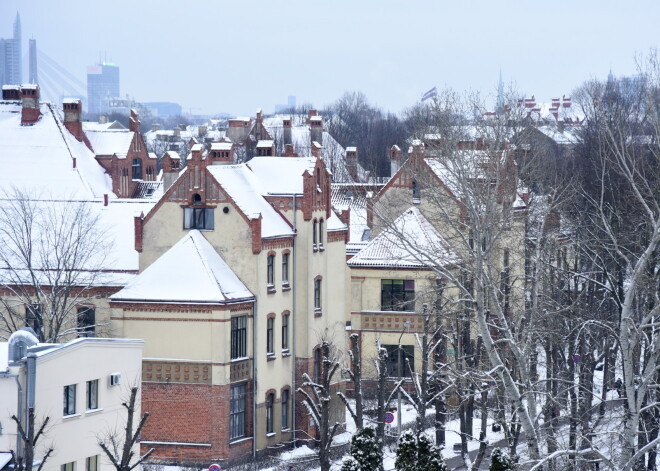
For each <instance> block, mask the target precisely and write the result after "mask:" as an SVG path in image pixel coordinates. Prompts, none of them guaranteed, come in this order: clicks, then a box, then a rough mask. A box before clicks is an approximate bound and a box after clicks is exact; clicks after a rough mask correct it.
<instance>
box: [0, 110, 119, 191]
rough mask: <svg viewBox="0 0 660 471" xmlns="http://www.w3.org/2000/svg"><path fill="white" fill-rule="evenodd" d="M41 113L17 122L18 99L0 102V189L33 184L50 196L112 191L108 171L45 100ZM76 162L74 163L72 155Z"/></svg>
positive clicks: (19, 119) (19, 115) (18, 119)
mask: <svg viewBox="0 0 660 471" xmlns="http://www.w3.org/2000/svg"><path fill="white" fill-rule="evenodd" d="M40 111H41V118H40V119H39V120H38V121H37V122H36V123H35V124H34V125H32V126H21V103H20V102H0V168H2V171H1V172H0V189H8V188H10V187H12V186H15V187H18V188H23V189H29V188H33V189H35V190H36V191H38V192H40V193H41V194H44V195H45V194H48V195H49V196H50V197H53V198H57V197H68V198H71V197H74V198H86V199H93V198H102V197H103V195H104V194H108V195H110V196H111V197H114V194H113V192H112V182H111V180H110V176H109V175H107V174H106V173H105V170H104V169H103V168H102V167H101V166H100V165H99V163H98V162H97V161H96V159H95V158H94V153H93V152H91V151H90V150H89V149H88V148H87V146H86V145H85V144H84V143H82V142H78V141H77V140H76V139H75V138H74V137H73V136H72V135H71V134H70V133H69V132H68V131H66V130H65V128H64V125H63V123H62V121H61V119H60V117H59V115H58V113H57V112H56V110H55V108H54V107H53V106H52V105H50V104H49V103H42V104H41V106H40ZM74 158H75V159H76V161H75V162H76V166H75V168H74V166H73V159H74Z"/></svg>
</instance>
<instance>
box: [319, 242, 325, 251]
mask: <svg viewBox="0 0 660 471" xmlns="http://www.w3.org/2000/svg"><path fill="white" fill-rule="evenodd" d="M319 252H325V247H324V246H323V244H321V245H319Z"/></svg>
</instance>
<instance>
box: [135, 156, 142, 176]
mask: <svg viewBox="0 0 660 471" xmlns="http://www.w3.org/2000/svg"><path fill="white" fill-rule="evenodd" d="M133 180H142V159H133Z"/></svg>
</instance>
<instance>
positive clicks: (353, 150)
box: [346, 147, 358, 182]
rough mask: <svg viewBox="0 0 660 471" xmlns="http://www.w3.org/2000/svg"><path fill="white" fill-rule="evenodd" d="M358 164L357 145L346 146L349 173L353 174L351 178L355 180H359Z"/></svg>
mask: <svg viewBox="0 0 660 471" xmlns="http://www.w3.org/2000/svg"><path fill="white" fill-rule="evenodd" d="M357 166H358V151H357V147H347V148H346V170H348V174H349V175H350V176H351V178H352V179H353V181H355V182H357V181H358V172H357Z"/></svg>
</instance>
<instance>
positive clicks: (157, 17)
mask: <svg viewBox="0 0 660 471" xmlns="http://www.w3.org/2000/svg"><path fill="white" fill-rule="evenodd" d="M17 11H18V12H20V15H21V21H22V26H23V41H24V43H25V46H24V47H25V48H26V51H27V39H28V38H35V39H36V40H37V46H38V48H39V49H41V50H42V51H43V52H45V53H46V54H47V55H48V56H49V57H51V58H52V59H53V60H55V61H56V62H57V63H59V65H61V66H62V67H64V68H65V69H67V70H68V71H70V73H71V74H73V75H75V76H76V77H77V78H78V79H79V80H80V81H81V82H86V67H87V66H89V65H93V64H95V63H97V62H98V61H99V58H100V57H101V58H106V57H107V59H108V60H112V61H113V62H115V63H116V64H117V65H118V66H119V67H120V87H121V93H122V95H125V94H129V95H130V96H131V97H134V98H135V99H136V100H138V101H173V102H177V103H180V104H181V105H182V106H183V108H184V111H186V112H188V111H192V112H193V113H213V112H228V113H230V114H234V115H252V114H254V111H255V109H256V108H258V107H261V108H263V109H264V111H265V112H272V111H273V108H274V105H275V104H277V103H286V98H287V95H296V96H297V100H298V104H301V103H312V104H314V105H315V106H316V107H319V108H320V107H323V106H324V105H326V104H328V103H331V102H332V101H334V100H335V99H336V98H338V97H339V96H341V94H342V93H343V92H344V91H347V90H358V91H362V92H364V93H365V94H366V95H367V97H368V99H369V100H370V101H371V102H372V103H374V104H377V105H379V106H380V107H382V108H384V109H386V110H391V111H395V112H399V111H401V110H402V109H404V108H406V107H407V106H410V105H412V104H413V103H414V102H415V101H418V100H419V98H420V96H421V94H422V93H423V92H425V91H426V90H428V89H430V88H432V87H433V86H437V87H438V89H441V88H445V87H450V88H453V89H455V90H465V89H471V90H478V91H481V92H482V93H484V94H486V95H494V94H495V93H496V88H497V81H498V78H499V73H500V69H501V70H502V75H503V78H504V81H505V82H506V83H513V84H514V85H515V87H516V88H517V90H519V91H520V92H521V93H525V94H528V95H532V94H534V95H535V96H536V98H537V100H544V101H545V100H549V99H550V98H552V97H553V96H561V95H562V94H569V93H570V92H571V90H572V89H573V88H574V87H575V86H577V85H579V84H580V83H581V82H583V81H584V80H587V79H589V78H605V77H606V76H607V73H608V71H609V70H610V68H611V69H612V71H613V72H614V74H615V75H627V74H632V73H634V72H635V55H636V54H640V53H641V54H646V53H648V51H649V49H650V48H653V47H656V46H657V45H658V42H659V37H658V20H660V2H659V1H658V0H648V1H631V2H623V1H621V0H618V1H610V0H593V1H592V0H588V1H587V0H574V1H562V0H555V1H552V2H550V1H546V2H539V1H530V0H525V1H523V0H520V1H509V0H497V1H494V0H464V1H443V0H420V1H416V0H408V1H402V0H392V1H390V0H350V1H345V0H332V1H327V0H326V1H324V0H279V1H278V0H268V1H259V0H253V1H251V2H247V1H232V2H228V1H217V0H213V1H211V0H207V1H195V0H189V1H186V2H172V1H163V0H161V1H154V0H112V1H102V2H97V1H89V0H77V1H74V0H0V37H4V38H8V37H11V36H12V28H13V22H14V18H15V15H16V12H17ZM40 73H41V71H40ZM25 79H27V76H25Z"/></svg>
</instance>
